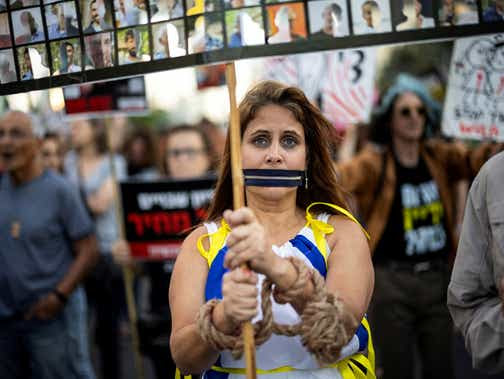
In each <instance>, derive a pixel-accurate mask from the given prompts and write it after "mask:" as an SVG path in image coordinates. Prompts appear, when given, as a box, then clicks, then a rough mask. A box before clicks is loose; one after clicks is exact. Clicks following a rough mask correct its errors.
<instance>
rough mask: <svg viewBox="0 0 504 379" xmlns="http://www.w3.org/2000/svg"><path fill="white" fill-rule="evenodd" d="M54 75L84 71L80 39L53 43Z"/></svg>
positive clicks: (51, 44)
mask: <svg viewBox="0 0 504 379" xmlns="http://www.w3.org/2000/svg"><path fill="white" fill-rule="evenodd" d="M50 46H51V57H52V69H53V75H61V74H68V73H74V72H80V71H82V64H81V48H80V42H79V39H78V38H72V39H66V40H61V41H56V42H51V43H50Z"/></svg>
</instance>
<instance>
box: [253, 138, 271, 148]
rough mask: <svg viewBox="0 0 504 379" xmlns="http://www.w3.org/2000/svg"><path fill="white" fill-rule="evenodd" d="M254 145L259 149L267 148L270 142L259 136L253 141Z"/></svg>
mask: <svg viewBox="0 0 504 379" xmlns="http://www.w3.org/2000/svg"><path fill="white" fill-rule="evenodd" d="M252 143H253V144H254V145H256V146H258V147H266V146H268V144H269V140H268V139H267V138H266V137H263V136H258V137H255V138H254V139H253V140H252Z"/></svg>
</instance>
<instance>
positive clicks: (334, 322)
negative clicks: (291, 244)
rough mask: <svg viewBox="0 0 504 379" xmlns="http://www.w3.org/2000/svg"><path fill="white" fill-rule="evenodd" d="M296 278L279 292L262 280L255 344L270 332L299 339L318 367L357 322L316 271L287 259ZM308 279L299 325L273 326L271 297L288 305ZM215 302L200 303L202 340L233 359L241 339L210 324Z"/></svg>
mask: <svg viewBox="0 0 504 379" xmlns="http://www.w3.org/2000/svg"><path fill="white" fill-rule="evenodd" d="M288 259H289V261H290V262H291V263H292V264H293V265H294V267H295V268H296V271H297V273H298V277H297V279H296V281H295V282H294V283H293V285H292V286H291V287H290V288H288V289H286V290H283V291H280V290H278V289H277V288H275V290H273V283H272V282H271V281H270V280H269V279H265V280H264V281H263V284H262V289H261V309H262V313H263V319H262V320H261V321H259V322H257V323H255V324H254V334H255V341H256V345H258V346H259V345H261V344H263V343H264V342H266V341H267V340H268V339H269V338H270V336H271V334H272V333H275V334H279V335H285V336H295V335H300V336H301V342H302V344H303V346H305V347H306V349H307V350H308V351H309V352H310V353H312V354H314V355H315V357H316V358H317V361H318V362H319V364H320V365H328V364H331V363H334V362H336V360H337V359H338V358H339V355H340V352H341V349H342V348H343V346H345V345H346V344H347V343H348V341H349V340H350V338H351V337H352V335H351V334H350V333H351V331H353V330H355V329H356V328H357V326H358V323H357V322H356V320H355V319H354V317H353V316H352V315H351V314H350V313H348V312H347V311H346V310H345V309H344V306H343V302H342V301H341V300H340V299H338V298H336V297H335V296H334V295H333V294H331V293H329V292H328V291H327V289H326V288H325V281H324V278H323V277H322V276H321V275H320V274H319V272H318V271H317V270H314V269H312V268H309V267H307V266H306V265H305V264H304V263H303V262H302V261H301V260H299V259H296V258H293V257H290V258H288ZM309 280H311V281H312V283H313V287H314V289H313V294H312V296H311V298H310V299H309V300H308V301H307V302H306V304H305V307H304V309H303V312H302V313H301V322H300V323H298V324H297V325H283V324H277V323H275V322H274V321H273V311H272V306H271V295H272V293H273V297H274V299H275V301H276V302H277V303H280V304H285V303H292V302H293V301H295V300H296V299H299V298H300V297H301V296H302V295H303V293H304V290H305V288H306V285H307V284H308V281H309ZM218 302H219V300H215V299H214V300H210V301H208V302H207V303H206V304H204V305H203V306H202V307H201V309H200V312H199V314H198V319H197V324H198V329H199V332H200V334H201V336H202V338H203V339H204V340H205V341H206V342H207V343H208V344H210V346H212V347H213V348H214V349H215V350H217V351H221V350H230V351H231V354H232V355H233V357H234V358H235V359H239V358H240V357H241V356H242V354H243V338H242V337H241V336H239V335H226V334H224V333H222V332H221V331H219V330H217V328H216V327H215V325H214V324H213V322H212V312H213V308H214V307H215V306H216V305H217V304H218Z"/></svg>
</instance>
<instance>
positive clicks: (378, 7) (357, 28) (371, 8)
mask: <svg viewBox="0 0 504 379" xmlns="http://www.w3.org/2000/svg"><path fill="white" fill-rule="evenodd" d="M351 4H352V26H353V33H354V34H356V35H360V34H374V33H385V32H390V31H392V21H391V14H390V3H389V1H388V0H351Z"/></svg>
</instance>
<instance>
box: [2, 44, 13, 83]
mask: <svg viewBox="0 0 504 379" xmlns="http://www.w3.org/2000/svg"><path fill="white" fill-rule="evenodd" d="M15 81H17V76H16V66H15V65H14V56H13V55H12V50H11V49H7V50H0V84H4V83H10V82H15Z"/></svg>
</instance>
